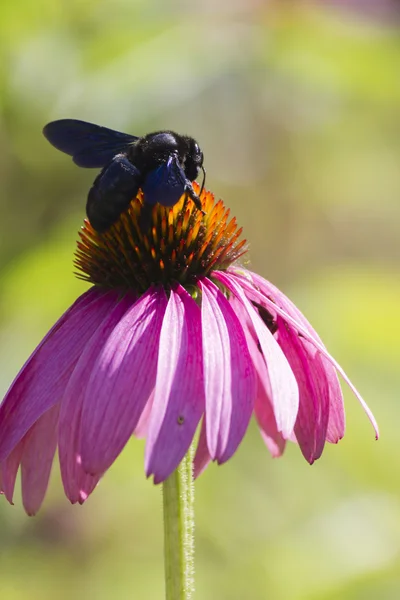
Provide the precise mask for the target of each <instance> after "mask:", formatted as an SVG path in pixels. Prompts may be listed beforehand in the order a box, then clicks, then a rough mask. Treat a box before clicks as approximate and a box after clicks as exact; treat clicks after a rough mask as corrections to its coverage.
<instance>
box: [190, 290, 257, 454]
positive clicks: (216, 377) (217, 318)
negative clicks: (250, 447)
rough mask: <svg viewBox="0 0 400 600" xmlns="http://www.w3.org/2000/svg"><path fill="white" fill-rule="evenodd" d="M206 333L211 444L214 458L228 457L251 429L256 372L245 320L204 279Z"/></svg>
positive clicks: (206, 375) (208, 415)
mask: <svg viewBox="0 0 400 600" xmlns="http://www.w3.org/2000/svg"><path fill="white" fill-rule="evenodd" d="M199 286H200V288H201V290H202V305H201V312H202V338H203V357H204V380H205V392H206V428H207V445H208V450H209V452H210V455H211V457H212V459H213V460H214V459H218V462H219V463H223V462H225V461H226V460H228V459H229V458H230V457H231V456H232V454H233V453H234V452H235V451H236V449H237V447H238V446H239V444H240V442H241V441H242V439H243V436H244V434H245V432H246V430H247V427H248V424H249V420H250V417H251V414H252V411H253V407H254V401H255V396H256V375H255V371H254V366H253V362H252V360H251V357H250V353H249V350H248V347H247V342H246V338H245V335H244V332H243V328H242V325H241V323H240V321H239V319H238V317H237V316H236V314H235V311H234V310H233V308H232V306H231V305H230V304H229V302H228V300H227V299H226V298H225V296H224V294H223V293H222V292H221V291H220V290H219V289H218V287H217V286H216V285H215V284H214V283H212V282H211V281H209V280H208V279H203V280H201V281H200V282H199Z"/></svg>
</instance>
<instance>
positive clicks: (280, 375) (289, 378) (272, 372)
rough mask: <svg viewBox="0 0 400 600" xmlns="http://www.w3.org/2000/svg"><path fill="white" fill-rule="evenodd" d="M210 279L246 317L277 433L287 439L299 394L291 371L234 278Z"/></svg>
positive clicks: (215, 273)
mask: <svg viewBox="0 0 400 600" xmlns="http://www.w3.org/2000/svg"><path fill="white" fill-rule="evenodd" d="M213 276H214V277H216V278H217V279H219V281H221V283H223V284H224V285H225V286H226V287H227V288H228V289H229V290H230V291H231V292H232V293H233V294H235V296H236V297H237V298H238V299H239V300H240V302H241V303H242V305H243V306H244V307H245V309H246V312H247V314H248V316H249V317H250V320H251V323H252V326H253V328H254V331H255V333H256V335H257V338H258V341H259V342H260V346H261V350H262V353H263V355H264V358H265V363H266V368H267V371H268V377H269V383H270V388H271V394H272V395H271V402H272V405H273V409H274V414H275V419H276V423H277V426H278V430H279V431H281V432H282V435H283V437H284V438H288V437H289V436H290V434H291V433H292V431H293V428H294V424H295V422H296V418H297V411H298V407H299V390H298V387H297V383H296V379H295V377H294V374H293V372H292V369H291V368H290V365H289V363H288V361H287V360H286V357H285V355H284V354H283V352H282V350H281V349H280V347H279V345H278V343H277V341H276V340H275V338H274V336H273V335H272V333H271V332H270V331H269V329H268V327H266V325H265V324H264V323H263V321H262V319H261V318H260V316H259V314H258V313H257V311H256V310H255V308H254V307H253V305H252V304H251V303H250V301H249V300H248V299H247V297H246V295H245V294H244V292H243V289H242V287H241V285H240V284H239V283H238V280H237V278H236V277H234V276H232V275H229V274H228V273H223V272H219V271H215V272H214V273H213Z"/></svg>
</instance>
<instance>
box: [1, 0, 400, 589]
mask: <svg viewBox="0 0 400 600" xmlns="http://www.w3.org/2000/svg"><path fill="white" fill-rule="evenodd" d="M347 4H348V6H347V9H346V7H345V5H346V2H337V3H335V2H334V1H333V0H332V1H331V2H320V3H311V2H308V3H307V2H300V1H299V2H295V1H292V2H289V1H282V2H278V1H276V2H267V1H262V0H259V1H257V0H235V1H234V2H228V1H227V0H226V1H224V0H222V1H221V0H219V1H218V0H215V1H212V0H204V1H203V2H197V3H194V2H192V3H187V2H183V0H182V1H178V0H176V1H173V2H170V1H166V2H162V0H146V1H145V0H136V1H131V0H96V1H95V0H36V1H35V2H32V1H31V0H20V1H19V2H18V3H16V2H14V1H12V0H3V2H2V5H1V19H0V58H1V60H0V78H1V79H0V95H1V96H0V110H1V121H0V151H1V160H0V180H1V192H0V194H1V197H0V202H1V225H0V227H1V239H0V269H1V278H0V286H1V295H0V342H1V343H0V355H1V372H0V387H1V390H0V391H1V392H5V391H6V389H7V387H8V386H9V384H10V383H11V381H12V379H13V377H14V376H15V374H16V372H17V371H18V369H19V367H20V366H21V364H22V363H23V362H24V361H25V359H26V358H27V356H28V355H29V353H30V352H31V351H32V350H33V348H34V347H35V345H36V344H37V343H38V342H39V341H40V339H41V338H42V337H43V335H44V334H45V333H46V331H47V329H48V328H49V327H50V326H51V325H52V323H53V322H54V321H55V320H56V319H57V317H58V316H59V315H60V314H61V313H62V311H64V310H65V309H66V308H67V307H68V306H69V305H70V304H71V303H72V301H73V300H74V299H75V298H76V297H77V295H79V294H80V293H82V292H83V291H84V289H85V285H84V284H83V283H82V282H80V281H78V280H77V279H75V278H74V277H73V268H72V255H73V252H74V248H75V240H76V238H77V230H78V228H79V227H80V224H81V222H82V218H83V216H84V206H85V200H86V193H87V190H88V188H89V186H90V185H91V182H92V181H93V179H94V176H95V172H94V171H89V170H84V169H78V168H77V167H75V166H74V165H73V164H72V162H71V160H70V159H69V158H68V157H67V156H65V155H62V154H61V153H59V152H57V151H56V150H54V149H53V148H52V147H51V146H50V145H49V144H48V143H47V142H46V140H45V139H44V138H43V137H42V135H41V128H42V126H43V125H44V124H45V123H46V122H48V121H50V120H52V119H56V118H62V117H75V118H81V119H86V120H89V121H93V122H95V123H99V124H103V125H106V126H109V127H113V128H116V129H121V130H125V131H127V132H132V133H134V134H137V135H142V134H144V133H147V132H148V131H151V130H156V129H158V128H172V129H175V130H177V131H179V132H182V133H188V134H190V135H192V136H194V137H195V138H196V139H197V140H198V141H199V143H200V145H201V147H202V148H203V150H204V153H205V157H206V159H205V165H206V168H207V187H208V188H210V189H211V190H213V191H214V192H215V193H216V195H217V196H220V197H222V198H223V199H224V200H225V201H226V203H227V204H228V205H229V206H230V207H231V209H232V211H233V213H234V214H235V215H236V216H237V218H238V221H239V223H241V224H242V225H243V226H244V229H245V236H246V238H247V239H248V240H249V243H250V256H251V265H252V268H253V269H254V270H256V271H258V272H260V273H261V274H262V275H263V276H265V277H266V278H268V279H270V280H271V281H273V282H274V283H275V284H276V285H278V286H280V287H281V289H282V290H283V291H284V292H285V293H286V294H287V295H289V296H290V297H291V298H292V299H293V300H294V301H295V302H296V303H297V304H298V305H299V307H300V308H301V309H302V310H303V312H304V313H305V314H306V315H307V316H308V318H309V319H310V321H311V322H312V323H313V324H314V326H315V327H316V329H317V330H318V331H319V333H320V335H321V337H322V338H323V340H324V341H325V343H326V345H327V346H328V348H329V350H330V351H331V353H332V354H334V355H335V357H336V358H337V359H338V361H339V362H340V363H341V364H342V365H343V367H344V368H345V370H346V371H347V373H348V374H349V375H350V376H351V378H352V380H353V381H354V383H355V384H356V385H357V387H358V388H359V390H360V391H361V393H362V394H363V396H364V398H365V399H366V400H367V402H368V403H369V404H370V406H371V408H372V409H373V410H374V412H375V415H376V417H377V420H378V422H379V424H380V428H381V440H380V441H379V442H378V443H376V442H375V441H374V436H373V431H372V428H371V427H370V425H369V423H368V421H367V418H366V417H365V415H364V414H363V411H362V409H361V408H360V407H359V406H358V404H357V401H356V400H355V398H354V397H352V395H351V394H350V393H348V391H347V390H346V406H347V420H348V429H347V435H346V437H345V439H344V440H343V441H342V442H341V443H340V444H339V445H338V446H328V447H327V448H326V450H325V452H324V454H323V456H322V458H321V459H320V460H319V461H317V463H315V464H314V465H313V466H312V467H310V466H309V465H308V464H307V463H306V462H305V461H304V459H303V458H302V456H301V453H300V451H299V450H298V448H297V447H296V446H294V445H293V444H291V445H290V446H289V447H288V449H287V451H286V453H285V455H284V457H283V458H282V459H279V460H272V459H271V458H270V457H269V455H268V452H267V450H266V448H265V447H264V446H263V443H262V440H261V437H260V435H259V433H258V431H257V428H256V427H255V425H254V424H253V425H252V427H251V428H250V430H249V432H248V435H247V436H246V438H245V440H244V442H243V443H242V445H241V447H240V450H239V451H238V453H237V454H236V455H235V457H234V458H233V459H232V460H231V461H230V462H229V463H228V464H227V465H225V466H223V467H217V466H216V465H212V466H211V467H209V469H208V470H207V471H206V472H205V473H204V474H203V475H202V476H201V478H200V479H199V480H198V482H197V484H196V488H197V499H196V512H197V540H196V546H197V569H196V570H197V575H196V587H197V593H196V598H198V599H199V600H200V599H207V600H214V599H215V600H242V599H247V598H251V599H252V600H262V599H267V598H268V599H274V600H333V599H337V598H340V599H344V600H348V599H351V600H361V599H362V600H368V599H370V598H371V599H372V598H374V599H375V598H380V599H384V600H386V599H388V600H389V599H393V600H394V599H396V600H397V599H398V598H399V597H400V480H399V471H400V457H399V451H398V419H399V415H400V411H399V406H398V404H397V402H398V395H399V389H400V370H399V358H400V346H399V338H400V311H399V298H400V268H399V258H400V243H399V227H400V202H399V192H400V169H399V156H400V110H399V105H400V77H399V64H400V34H399V28H398V27H397V26H396V23H399V19H398V17H399V12H400V11H399V8H397V9H396V6H397V7H398V4H396V3H394V2H393V3H391V2H389V1H388V0H386V1H381V2H378V1H377V2H375V3H371V2H368V1H362V0H359V1H358V2H355V1H353V2H351V3H350V2H349V3H347ZM350 4H351V6H350ZM377 7H378V8H379V10H373V9H374V8H375V9H377ZM143 451H144V445H143V442H142V441H138V440H132V442H131V443H130V444H129V447H128V448H127V449H126V450H125V451H124V452H123V454H122V455H121V457H120V458H119V459H118V461H117V462H116V464H115V465H114V466H113V468H112V469H111V470H110V471H109V472H108V473H107V475H106V477H105V478H104V479H103V481H102V482H101V484H100V486H99V487H98V488H97V490H96V491H95V493H94V494H93V496H91V497H90V499H89V500H88V502H87V503H86V504H85V505H84V506H83V507H79V506H71V505H70V504H69V502H68V501H67V500H66V498H65V497H64V495H63V492H62V486H61V483H60V477H59V474H58V465H57V464H55V466H54V470H53V475H52V482H51V487H50V489H49V492H48V495H47V498H46V501H45V503H44V505H43V507H42V509H41V511H40V513H39V515H38V516H36V517H35V518H28V517H27V516H26V515H25V514H24V512H23V509H22V506H21V501H20V496H19V491H18V492H17V493H16V497H15V504H16V506H14V507H11V506H9V505H8V504H7V503H6V501H5V500H4V499H2V500H1V502H0V528H1V537H0V591H1V592H2V593H3V594H6V595H7V598H9V599H10V600H25V599H28V598H29V599H32V600H36V599H40V600H59V599H60V600H64V599H65V600H67V599H68V600H69V599H70V598H71V597H76V598H82V597H87V598H90V599H92V598H93V599H94V600H106V599H108V598H118V599H121V600H124V599H128V598H129V599H130V598H140V599H153V598H162V597H163V593H164V592H163V585H164V584H163V547H162V542H163V540H162V522H161V489H160V488H159V487H154V486H153V485H152V484H151V483H150V481H146V479H145V476H144V472H143Z"/></svg>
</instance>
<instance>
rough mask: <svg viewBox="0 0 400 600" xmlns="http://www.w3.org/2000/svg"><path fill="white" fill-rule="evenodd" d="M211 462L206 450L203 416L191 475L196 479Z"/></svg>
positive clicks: (205, 429) (205, 431) (205, 428)
mask: <svg viewBox="0 0 400 600" xmlns="http://www.w3.org/2000/svg"><path fill="white" fill-rule="evenodd" d="M210 462H211V456H210V453H209V451H208V446H207V427H206V422H205V417H204V418H203V423H202V424H201V429H200V436H199V441H198V443H197V449H196V454H195V456H194V460H193V475H194V478H195V479H196V478H197V477H198V476H199V475H201V474H202V473H203V471H205V470H206V468H207V467H208V465H209V464H210Z"/></svg>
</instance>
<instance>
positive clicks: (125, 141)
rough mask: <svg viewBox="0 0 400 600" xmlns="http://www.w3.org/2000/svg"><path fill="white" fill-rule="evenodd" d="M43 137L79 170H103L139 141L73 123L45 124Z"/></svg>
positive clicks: (57, 122)
mask: <svg viewBox="0 0 400 600" xmlns="http://www.w3.org/2000/svg"><path fill="white" fill-rule="evenodd" d="M43 135H44V136H45V138H46V139H47V140H48V141H49V142H50V144H52V145H53V146H54V147H55V148H57V150H61V152H65V153H66V154H69V155H70V156H72V158H73V161H74V163H76V164H77V165H78V166H79V167H97V168H100V167H104V166H105V165H106V164H107V163H109V162H110V161H111V160H112V159H113V158H114V156H115V155H116V154H119V153H120V152H124V151H126V149H127V148H128V146H130V145H131V144H132V143H133V142H135V141H136V140H137V139H138V138H137V137H135V136H134V135H128V134H127V133H121V132H120V131H114V130H113V129H108V127H101V126H100V125H94V124H93V123H86V122H85V121H78V120H76V119H60V120H59V121H52V122H51V123H48V124H47V125H46V126H45V127H44V129H43Z"/></svg>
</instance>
